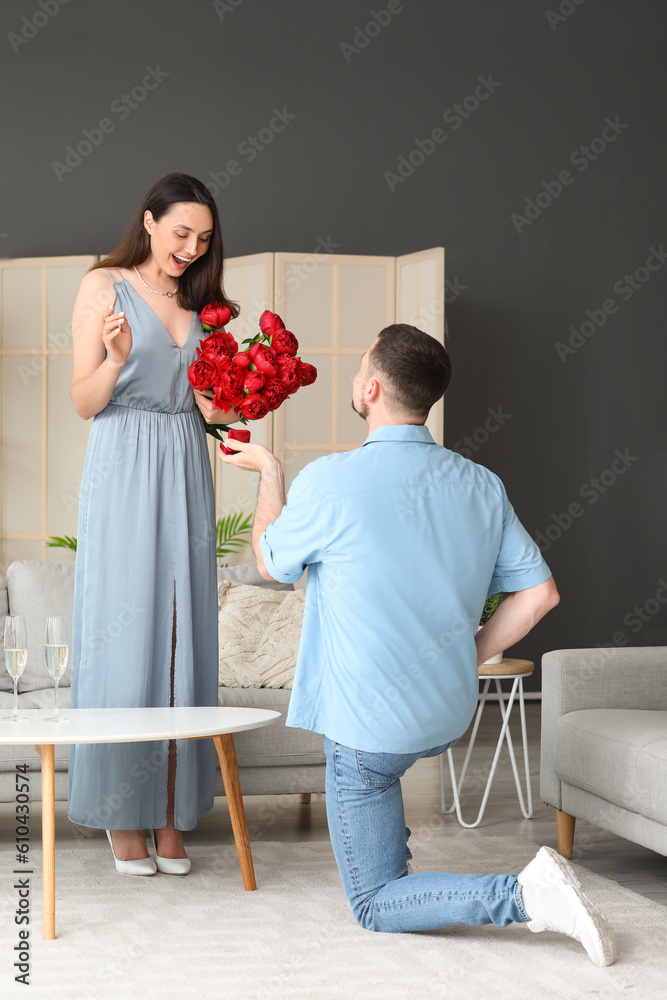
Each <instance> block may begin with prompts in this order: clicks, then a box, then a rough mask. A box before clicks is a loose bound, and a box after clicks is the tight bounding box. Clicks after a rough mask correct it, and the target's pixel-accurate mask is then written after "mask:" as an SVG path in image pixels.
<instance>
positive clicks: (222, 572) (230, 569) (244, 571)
mask: <svg viewBox="0 0 667 1000" xmlns="http://www.w3.org/2000/svg"><path fill="white" fill-rule="evenodd" d="M223 580H234V581H235V582H236V583H247V584H252V586H253V587H264V588H265V589H267V590H294V584H293V583H281V582H280V581H279V580H265V579H264V577H263V576H262V575H261V573H260V572H259V570H258V569H257V563H256V562H253V563H244V564H243V565H242V566H218V583H222V582H223Z"/></svg>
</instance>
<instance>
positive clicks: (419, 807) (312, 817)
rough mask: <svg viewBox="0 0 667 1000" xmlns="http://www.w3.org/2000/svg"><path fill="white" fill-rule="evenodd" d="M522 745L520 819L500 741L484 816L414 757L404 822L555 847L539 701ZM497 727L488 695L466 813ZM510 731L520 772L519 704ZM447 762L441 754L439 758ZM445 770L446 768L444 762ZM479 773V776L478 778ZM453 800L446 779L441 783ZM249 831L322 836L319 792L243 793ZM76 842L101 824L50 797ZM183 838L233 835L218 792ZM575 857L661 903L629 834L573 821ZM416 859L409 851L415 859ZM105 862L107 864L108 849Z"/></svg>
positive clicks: (3, 828)
mask: <svg viewBox="0 0 667 1000" xmlns="http://www.w3.org/2000/svg"><path fill="white" fill-rule="evenodd" d="M526 724H527V729H528V753H529V759H530V773H531V780H532V791H533V817H532V819H524V818H523V816H522V815H521V812H520V809H519V803H518V799H517V794H516V790H515V786H514V778H513V775H512V769H511V764H510V760H509V756H508V753H507V749H506V747H505V748H504V749H503V752H502V754H501V757H500V762H499V765H498V770H497V771H496V774H495V777H494V782H493V786H492V788H491V793H490V796H489V800H488V803H487V807H486V812H485V814H484V818H483V819H482V821H481V823H480V825H479V826H478V827H476V828H475V829H472V830H468V829H465V828H463V827H461V826H460V825H459V823H458V821H457V820H456V818H455V816H454V815H453V814H452V815H450V816H443V815H442V813H441V811H440V790H439V770H438V758H437V757H436V758H430V759H424V760H420V761H418V762H417V763H416V764H415V765H414V767H412V768H411V769H410V770H409V771H408V772H407V773H406V774H405V776H404V777H403V778H402V782H401V783H402V787H403V799H404V803H405V817H406V823H407V825H408V826H409V827H410V828H411V830H413V832H414V831H416V830H418V829H420V830H424V829H425V828H430V829H432V830H433V833H434V836H439V837H443V838H445V837H487V836H524V837H527V838H528V839H530V840H533V841H535V843H536V844H548V845H549V846H551V847H557V836H556V818H555V810H553V809H552V808H550V807H548V806H546V805H544V803H543V802H542V801H541V799H540V795H539V762H540V703H539V702H538V701H533V702H530V701H529V702H527V703H526ZM499 731H500V712H499V709H498V706H497V703H489V704H487V707H486V709H485V712H484V716H483V719H482V725H481V726H480V730H479V732H478V734H477V742H476V746H475V751H474V754H473V757H472V760H471V764H470V766H469V774H470V793H467V792H465V789H464V793H465V794H464V801H463V802H462V811H463V816H464V819H465V820H467V821H468V822H470V821H472V820H473V819H475V818H476V816H477V812H478V809H479V804H480V802H481V796H482V791H483V786H484V783H485V777H486V774H487V773H488V768H489V765H490V761H491V759H492V756H493V752H494V750H495V745H496V741H497V738H498V734H499ZM512 738H513V741H514V746H515V749H516V751H517V761H518V764H519V768H520V773H521V774H522V775H523V759H522V756H521V751H520V747H521V740H520V729H519V715H518V712H516V714H513V716H512ZM461 743H462V744H463V747H462V746H461V745H460V744H459V745H457V746H456V747H455V748H453V754H454V763H455V768H456V772H457V774H459V773H460V770H461V766H462V763H463V757H464V754H465V746H466V745H467V736H466V737H464V738H463V739H462V740H461ZM444 760H445V762H446V755H445V758H444ZM446 773H447V774H448V770H447V769H446ZM480 779H481V780H480ZM446 789H447V795H448V804H449V803H451V801H452V800H451V792H450V790H449V782H448V781H447V784H446ZM244 802H245V811H246V818H247V821H248V830H249V833H250V839H251V842H252V841H256V840H260V839H261V840H269V841H271V840H277V841H294V840H328V839H329V832H328V826H327V817H326V805H325V796H324V794H314V795H313V796H312V797H311V801H310V803H309V804H307V805H306V804H302V803H299V800H298V796H297V795H251V796H247V797H246V798H245V800H244ZM40 824H41V803H40V802H33V804H32V816H31V825H32V829H33V831H34V835H35V836H36V837H39V831H40ZM13 842H14V820H13V804H12V803H10V802H3V803H0V852H3V853H4V852H9V851H11V850H12V845H13ZM74 842H76V843H77V844H78V846H79V847H85V846H91V847H99V846H100V845H101V844H102V843H104V844H106V836H105V834H104V832H103V831H98V830H91V829H89V828H84V827H77V826H74V824H72V823H70V821H69V820H68V818H67V804H66V803H65V802H56V844H57V846H58V847H61V848H65V847H68V846H72V845H73V843H74ZM185 842H186V846H187V844H188V843H201V844H206V843H210V844H216V843H217V844H219V843H220V842H223V843H228V844H231V843H233V837H232V831H231V825H230V822H229V815H228V812H227V806H226V801H225V799H224V797H221V798H216V801H215V806H214V808H213V809H212V810H211V811H210V812H209V813H207V814H206V816H204V817H203V818H202V819H201V820H200V823H199V825H198V827H197V829H196V830H194V831H191V832H188V833H186V834H185ZM574 843H575V851H574V854H573V858H572V860H573V861H576V862H577V863H578V864H581V865H584V866H585V867H587V868H589V869H590V870H591V871H594V872H597V873H598V874H600V875H603V876H608V877H609V878H612V879H614V880H615V881H616V882H618V883H619V884H621V885H624V886H627V887H628V888H629V889H632V890H634V891H635V892H637V893H639V894H640V895H643V896H646V897H647V898H648V899H652V900H654V901H655V902H658V903H662V904H663V905H667V858H666V857H664V856H663V855H661V854H657V853H656V852H654V851H651V850H648V848H645V847H641V846H640V845H638V844H634V843H632V842H631V841H629V840H624V839H622V838H621V837H616V836H614V835H613V834H611V833H607V832H606V831H605V830H601V829H599V828H598V827H595V826H592V825H591V824H589V823H584V822H581V821H577V825H576V830H575V840H574ZM418 861H419V859H418V858H417V857H415V863H416V865H417V866H418ZM109 864H112V859H111V854H109Z"/></svg>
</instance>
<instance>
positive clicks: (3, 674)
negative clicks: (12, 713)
mask: <svg viewBox="0 0 667 1000" xmlns="http://www.w3.org/2000/svg"><path fill="white" fill-rule="evenodd" d="M6 617H7V583H6V581H5V578H4V576H3V575H2V574H1V573H0V628H1V629H2V631H1V632H0V654H1V655H2V666H1V668H0V691H13V690H14V681H13V680H12V679H11V677H10V676H9V674H8V673H7V668H6V666H5V647H4V639H5V618H6Z"/></svg>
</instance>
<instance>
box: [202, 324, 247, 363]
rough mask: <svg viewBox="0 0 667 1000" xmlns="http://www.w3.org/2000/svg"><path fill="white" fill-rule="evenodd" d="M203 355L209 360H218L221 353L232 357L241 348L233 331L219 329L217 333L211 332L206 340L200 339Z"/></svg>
mask: <svg viewBox="0 0 667 1000" xmlns="http://www.w3.org/2000/svg"><path fill="white" fill-rule="evenodd" d="M199 343H200V344H201V353H202V357H204V358H206V359H207V360H208V361H217V360H218V359H219V358H220V357H221V355H225V356H226V357H228V358H232V357H233V356H234V355H235V354H236V352H237V351H238V349H239V345H238V344H237V343H236V341H235V340H234V338H233V337H232V335H231V333H225V331H224V330H219V331H218V332H217V333H210V334H209V335H208V337H206V338H205V339H204V340H200V341H199Z"/></svg>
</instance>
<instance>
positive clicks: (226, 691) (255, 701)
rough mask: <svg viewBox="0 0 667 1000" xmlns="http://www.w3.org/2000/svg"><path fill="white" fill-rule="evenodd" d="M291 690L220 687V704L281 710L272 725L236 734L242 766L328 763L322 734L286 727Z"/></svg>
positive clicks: (237, 751)
mask: <svg viewBox="0 0 667 1000" xmlns="http://www.w3.org/2000/svg"><path fill="white" fill-rule="evenodd" d="M290 694H291V692H290V691H288V690H286V689H284V688H226V687H221V688H218V702H219V704H220V705H227V706H233V707H235V708H266V709H270V710H271V711H273V712H280V713H281V716H282V717H281V718H280V719H278V720H277V721H276V722H273V723H272V724H271V725H270V726H262V727H261V728H260V729H246V730H245V731H243V732H240V733H234V747H235V749H236V759H237V761H238V764H239V767H285V766H287V767H289V766H290V765H293V766H297V765H303V764H326V756H325V753H324V739H323V737H322V734H321V733H311V732H310V731H309V730H307V729H296V728H294V727H293V726H286V725H285V719H286V717H287V710H288V708H289V700H290Z"/></svg>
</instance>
